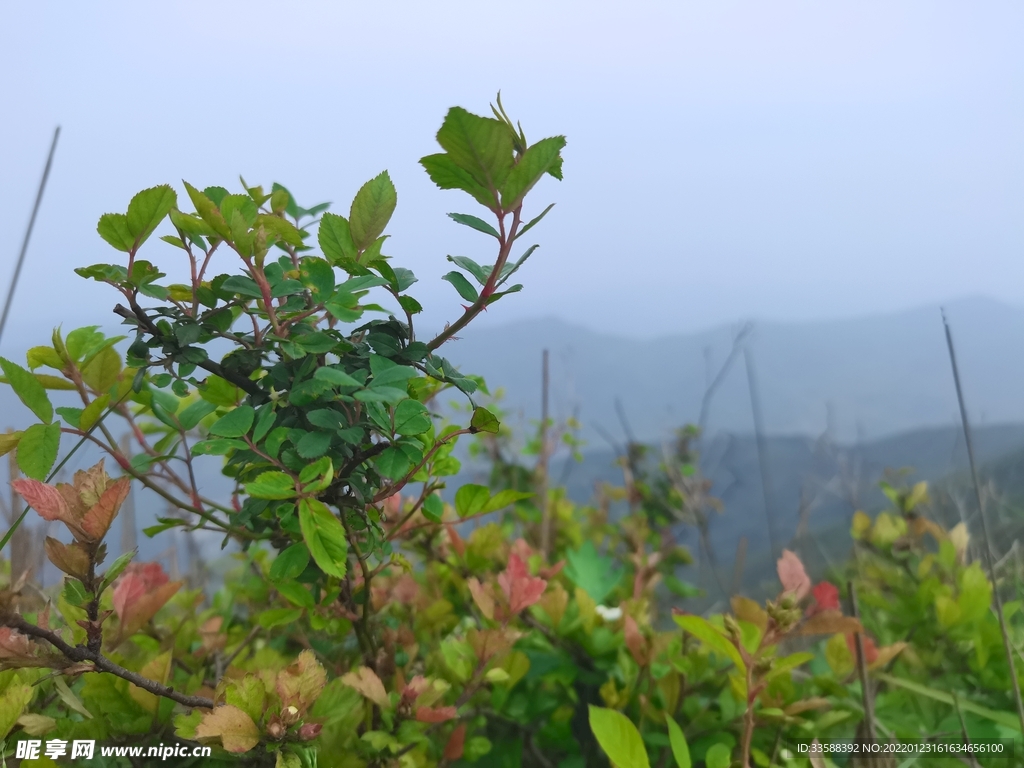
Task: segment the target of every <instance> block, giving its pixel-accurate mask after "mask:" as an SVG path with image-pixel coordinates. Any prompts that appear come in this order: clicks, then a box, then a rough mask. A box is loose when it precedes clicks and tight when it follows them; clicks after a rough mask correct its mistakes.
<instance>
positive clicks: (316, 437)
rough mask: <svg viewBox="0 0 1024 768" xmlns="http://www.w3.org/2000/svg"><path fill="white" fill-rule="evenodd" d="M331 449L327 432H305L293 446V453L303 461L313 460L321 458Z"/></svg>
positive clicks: (329, 436)
mask: <svg viewBox="0 0 1024 768" xmlns="http://www.w3.org/2000/svg"><path fill="white" fill-rule="evenodd" d="M330 447H331V435H330V434H329V433H328V432H307V433H306V434H304V435H303V436H302V437H300V438H299V441H298V442H297V443H296V444H295V451H296V452H297V453H298V454H299V456H301V457H302V458H304V459H315V458H318V457H320V456H323V455H324V453H325V452H326V451H327V449H328V448H330Z"/></svg>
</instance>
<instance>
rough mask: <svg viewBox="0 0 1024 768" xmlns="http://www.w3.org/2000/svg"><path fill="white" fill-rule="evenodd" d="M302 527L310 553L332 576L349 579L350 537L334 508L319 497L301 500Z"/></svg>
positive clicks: (322, 568) (300, 518) (300, 519)
mask: <svg viewBox="0 0 1024 768" xmlns="http://www.w3.org/2000/svg"><path fill="white" fill-rule="evenodd" d="M299 527H300V528H301V530H302V538H303V540H304V541H305V542H306V546H307V547H309V553H310V555H311V556H312V557H313V560H314V561H315V562H316V564H317V565H318V566H320V570H322V571H323V572H324V573H326V574H327V575H328V576H335V577H337V578H339V579H343V578H345V573H346V572H347V570H348V540H347V539H346V538H345V529H344V528H343V527H342V525H341V522H340V521H339V520H338V518H336V517H335V516H334V515H333V514H332V513H331V511H330V510H329V509H328V508H327V507H326V506H325V505H324V504H323V502H321V501H319V500H317V499H302V500H301V501H299Z"/></svg>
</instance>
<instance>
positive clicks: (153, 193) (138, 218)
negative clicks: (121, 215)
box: [125, 184, 178, 248]
mask: <svg viewBox="0 0 1024 768" xmlns="http://www.w3.org/2000/svg"><path fill="white" fill-rule="evenodd" d="M177 204H178V196H177V194H175V192H174V190H173V189H172V188H171V187H170V186H169V185H167V184H162V185H160V186H158V187H150V188H149V189H144V190H142V191H141V192H139V193H138V194H137V195H135V197H133V198H132V200H131V202H130V203H128V215H127V216H126V217H125V223H126V224H127V226H128V232H129V233H130V234H131V236H132V239H133V247H134V248H138V247H139V246H140V245H142V244H143V243H144V242H145V241H146V239H147V238H148V237H149V236H150V235H151V234H153V230H155V229H156V228H157V227H158V226H159V225H160V222H161V221H163V220H164V217H165V216H167V214H168V213H170V212H171V209H172V208H174V207H175V206H176V205H177Z"/></svg>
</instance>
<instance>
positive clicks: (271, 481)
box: [245, 471, 295, 499]
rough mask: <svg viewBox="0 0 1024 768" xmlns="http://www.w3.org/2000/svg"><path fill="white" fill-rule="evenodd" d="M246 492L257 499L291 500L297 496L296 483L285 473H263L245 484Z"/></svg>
mask: <svg viewBox="0 0 1024 768" xmlns="http://www.w3.org/2000/svg"><path fill="white" fill-rule="evenodd" d="M245 492H246V493H247V494H249V495H250V496H252V497H254V498H257V499H291V498H293V497H294V496H295V483H294V481H293V480H292V479H291V478H290V477H289V476H288V475H286V474H285V473H284V472H277V471H272V472H263V473H262V474H260V475H258V476H257V477H256V479H255V480H253V481H252V482H250V483H246V484H245Z"/></svg>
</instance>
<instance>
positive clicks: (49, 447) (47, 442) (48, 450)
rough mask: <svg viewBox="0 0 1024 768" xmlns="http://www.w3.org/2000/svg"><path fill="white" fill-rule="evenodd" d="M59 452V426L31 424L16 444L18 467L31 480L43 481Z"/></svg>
mask: <svg viewBox="0 0 1024 768" xmlns="http://www.w3.org/2000/svg"><path fill="white" fill-rule="evenodd" d="M58 450H60V424H59V423H54V424H33V425H32V426H31V427H29V428H28V429H26V430H25V431H24V433H22V435H21V440H20V441H19V442H18V454H17V459H18V467H20V468H21V471H22V472H24V473H25V474H26V475H27V476H28V477H31V478H32V479H33V480H44V479H46V475H47V474H48V473H49V471H50V468H51V467H52V466H53V463H54V462H55V461H57V451H58Z"/></svg>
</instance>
